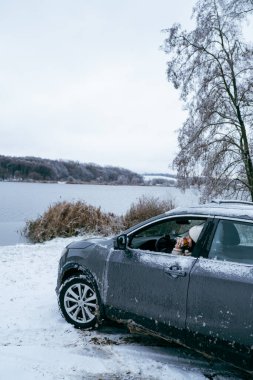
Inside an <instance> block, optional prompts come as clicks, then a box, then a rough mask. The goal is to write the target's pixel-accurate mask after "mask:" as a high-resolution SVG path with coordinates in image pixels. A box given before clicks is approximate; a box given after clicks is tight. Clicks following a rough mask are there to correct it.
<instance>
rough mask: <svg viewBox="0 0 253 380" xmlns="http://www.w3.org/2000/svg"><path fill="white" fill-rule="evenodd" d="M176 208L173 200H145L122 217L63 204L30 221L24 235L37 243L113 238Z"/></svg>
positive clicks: (78, 203)
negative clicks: (88, 236)
mask: <svg viewBox="0 0 253 380" xmlns="http://www.w3.org/2000/svg"><path fill="white" fill-rule="evenodd" d="M173 207H174V205H173V202H172V201H168V202H166V201H160V200H159V199H158V198H152V197H151V198H149V197H142V198H140V199H139V200H138V201H137V202H136V203H134V204H132V205H131V207H130V209H129V210H128V211H127V213H126V214H125V216H121V217H120V216H116V215H115V214H112V213H104V212H102V211H101V209H100V207H94V206H90V205H87V204H86V203H85V202H81V201H78V202H72V203H70V202H59V203H56V204H55V205H53V206H50V207H49V209H48V210H47V211H46V212H45V213H44V214H43V215H42V216H40V217H39V218H38V219H36V220H29V221H27V223H26V227H25V230H24V235H25V236H26V237H27V238H28V239H29V240H30V241H31V242H34V243H38V242H43V241H46V240H51V239H53V238H55V237H68V236H77V235H82V234H85V233H93V234H99V235H111V234H115V233H118V232H120V231H122V230H124V229H126V228H129V227H130V226H133V225H134V224H136V223H139V222H141V221H143V220H145V219H148V218H150V217H152V216H155V215H158V214H161V213H163V212H164V211H167V210H169V209H171V208H173Z"/></svg>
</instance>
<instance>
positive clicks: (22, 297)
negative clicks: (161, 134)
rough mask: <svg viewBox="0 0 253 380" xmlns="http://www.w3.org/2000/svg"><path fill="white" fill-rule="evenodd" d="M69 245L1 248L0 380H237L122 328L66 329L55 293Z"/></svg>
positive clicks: (220, 368) (225, 369)
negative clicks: (63, 253) (60, 264)
mask: <svg viewBox="0 0 253 380" xmlns="http://www.w3.org/2000/svg"><path fill="white" fill-rule="evenodd" d="M70 240H73V239H56V240H53V241H51V242H48V243H46V244H37V245H16V246H6V247H0V284H1V292H0V305H1V307H0V379H1V380H16V379H17V380H40V379H43V380H49V379H50V380H51V379H54V380H58V379H59V380H60V379H66V380H72V379H73V380H81V379H82V380H86V379H87V380H89V379H101V380H109V379H110V380H113V379H125V380H128V379H132V380H133V379H143V380H144V379H145V380H148V379H149V380H156V379H166V380H167V379H175V380H180V379H197V380H199V379H205V378H206V376H205V374H206V375H207V376H209V377H208V378H210V376H211V375H212V376H214V377H213V378H216V379H221V378H223V379H226V378H227V379H228V378H229V379H230V380H231V378H234V379H235V378H237V379H238V378H240V377H238V376H239V375H238V373H237V372H234V370H232V369H231V368H230V367H229V366H225V365H223V364H213V363H212V364H210V363H209V362H208V361H206V360H205V359H203V358H202V357H200V356H198V355H195V354H194V353H191V352H189V351H187V350H184V349H182V348H179V347H175V346H172V345H169V344H167V343H165V344H161V342H159V341H157V340H155V339H154V338H147V337H141V336H140V337H139V336H134V335H130V334H129V333H128V332H127V331H126V330H125V329H122V328H119V327H115V326H108V325H106V326H104V327H102V328H101V329H100V330H99V331H88V332H84V331H80V330H76V329H75V328H73V327H72V326H71V325H69V324H67V323H66V322H65V320H64V319H63V318H62V316H61V315H60V313H59V310H58V306H57V300H56V296H55V291H54V288H55V284H56V277H57V265H58V259H59V256H60V253H61V251H62V249H63V247H64V246H65V245H66V244H67V243H68V242H69V241H70ZM215 373H216V374H217V373H218V374H219V375H217V376H216V375H215Z"/></svg>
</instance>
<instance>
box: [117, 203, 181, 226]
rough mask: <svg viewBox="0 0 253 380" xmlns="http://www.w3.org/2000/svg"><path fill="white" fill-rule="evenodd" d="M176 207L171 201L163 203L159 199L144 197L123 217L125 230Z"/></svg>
mask: <svg viewBox="0 0 253 380" xmlns="http://www.w3.org/2000/svg"><path fill="white" fill-rule="evenodd" d="M174 207H175V205H174V203H173V202H172V201H171V200H168V201H161V200H159V198H154V197H146V196H143V197H141V198H139V200H138V201H137V202H136V203H133V204H132V205H131V207H130V209H129V210H128V211H127V212H126V214H125V216H124V217H123V224H124V226H125V228H129V227H131V226H133V225H135V224H137V223H139V222H142V221H144V220H146V219H148V218H152V217H153V216H156V215H158V214H162V213H163V212H165V211H169V210H171V209H172V208H174Z"/></svg>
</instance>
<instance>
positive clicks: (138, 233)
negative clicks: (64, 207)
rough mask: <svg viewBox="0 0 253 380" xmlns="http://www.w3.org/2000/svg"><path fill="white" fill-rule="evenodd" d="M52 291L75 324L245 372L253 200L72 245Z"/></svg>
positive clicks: (251, 321)
mask: <svg viewBox="0 0 253 380" xmlns="http://www.w3.org/2000/svg"><path fill="white" fill-rule="evenodd" d="M56 292H57V295H58V301H59V306H60V309H61V312H62V314H63V315H64V317H65V318H66V320H67V321H68V322H69V323H72V324H73V325H74V326H76V327H78V328H84V329H87V328H94V327H97V326H98V325H99V324H100V323H101V322H102V320H103V319H105V318H108V319H111V320H115V321H120V322H123V323H126V324H127V325H128V326H129V327H132V328H133V329H136V330H138V331H143V332H145V333H151V334H153V335H154V334H155V335H157V336H159V337H161V338H164V339H166V340H169V341H176V342H177V343H180V344H183V345H184V346H187V347H190V348H193V349H195V350H197V351H199V352H204V353H206V354H208V355H210V356H216V357H217V356H218V357H219V358H221V359H223V360H226V361H230V362H232V363H233V364H234V365H237V366H238V367H241V368H244V369H245V368H247V369H248V370H249V371H253V203H250V202H238V201H214V202H212V203H210V204H205V205H200V206H196V207H186V208H176V209H174V210H171V211H169V212H166V213H165V214H162V215H158V216H157V217H154V218H152V219H149V220H147V221H145V222H143V223H140V224H138V225H135V226H133V227H132V228H130V229H128V230H127V231H125V232H124V233H122V234H120V235H118V236H115V237H112V238H103V239H89V240H83V241H79V242H74V243H71V244H70V245H69V246H68V247H66V249H65V250H64V252H63V254H62V256H61V259H60V263H59V272H58V281H57V288H56Z"/></svg>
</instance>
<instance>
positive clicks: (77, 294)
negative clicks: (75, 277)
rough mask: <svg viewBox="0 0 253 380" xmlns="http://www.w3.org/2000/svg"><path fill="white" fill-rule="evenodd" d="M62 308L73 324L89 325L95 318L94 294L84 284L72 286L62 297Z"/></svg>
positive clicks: (95, 298) (95, 301)
mask: <svg viewBox="0 0 253 380" xmlns="http://www.w3.org/2000/svg"><path fill="white" fill-rule="evenodd" d="M64 307H65V310H66V313H67V314H68V316H69V317H70V318H71V319H72V320H73V321H74V322H78V323H89V322H91V321H92V320H93V319H94V318H95V317H96V309H97V297H96V293H95V292H94V290H93V289H92V288H91V287H90V286H88V285H86V284H83V283H77V284H73V285H71V286H70V287H69V288H68V289H67V291H66V293H65V295H64Z"/></svg>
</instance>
